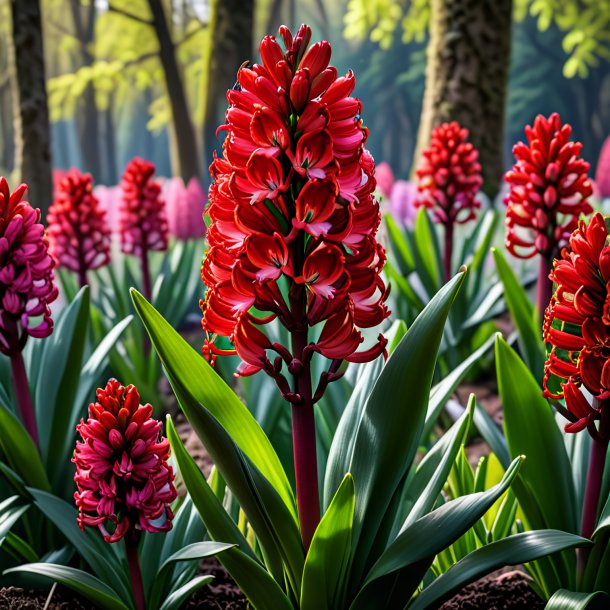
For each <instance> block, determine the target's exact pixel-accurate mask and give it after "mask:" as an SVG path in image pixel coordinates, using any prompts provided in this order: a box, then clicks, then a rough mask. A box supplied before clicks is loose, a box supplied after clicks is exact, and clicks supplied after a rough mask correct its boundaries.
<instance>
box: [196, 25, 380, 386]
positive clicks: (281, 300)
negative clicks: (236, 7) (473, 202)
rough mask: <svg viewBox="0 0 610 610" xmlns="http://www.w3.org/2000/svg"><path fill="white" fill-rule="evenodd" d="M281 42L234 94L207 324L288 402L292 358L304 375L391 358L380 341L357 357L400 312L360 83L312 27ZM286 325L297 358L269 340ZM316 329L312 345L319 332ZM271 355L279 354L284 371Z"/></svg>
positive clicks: (219, 174) (213, 238)
mask: <svg viewBox="0 0 610 610" xmlns="http://www.w3.org/2000/svg"><path fill="white" fill-rule="evenodd" d="M280 34H281V36H282V39H283V41H284V45H285V47H286V52H282V49H281V47H280V45H279V44H278V43H277V42H276V40H275V38H274V37H272V36H267V37H265V38H264V39H263V41H262V43H261V45H260V53H261V57H262V64H260V65H259V64H255V65H253V66H252V67H251V68H247V67H242V68H241V69H240V70H239V72H238V75H237V80H238V82H237V84H236V86H235V87H234V89H232V90H231V91H229V92H228V94H227V98H228V101H229V104H230V106H229V109H228V111H227V123H226V124H225V125H223V126H222V127H221V129H224V130H226V131H227V134H228V135H227V137H226V139H225V142H224V145H223V157H220V158H216V159H215V160H214V162H213V163H212V165H211V168H210V170H211V173H212V176H213V177H214V179H215V181H214V183H213V184H212V186H211V188H210V205H209V208H208V210H207V212H208V213H209V216H210V218H211V221H212V222H211V225H210V227H209V229H208V241H209V244H210V249H209V252H208V254H207V257H206V259H205V261H204V264H203V267H202V279H203V281H204V282H205V284H206V285H207V286H208V292H207V295H206V299H205V301H204V302H203V303H202V310H203V321H202V326H203V328H204V330H206V331H207V332H208V333H210V334H211V335H212V336H211V337H210V336H208V339H207V340H206V343H205V346H204V353H206V355H208V356H209V357H210V358H211V359H212V360H213V358H214V356H215V355H216V354H219V353H226V352H225V351H223V350H220V349H219V348H218V347H217V346H216V345H215V344H214V341H215V335H216V334H218V335H223V336H226V337H230V338H231V340H232V341H233V343H234V346H235V350H236V352H237V354H238V355H239V356H240V357H241V358H242V359H243V361H244V362H243V363H242V364H241V366H240V367H239V369H238V372H239V374H242V375H247V374H252V373H254V372H256V371H258V370H260V369H264V370H265V371H266V372H268V373H269V374H270V375H272V376H274V377H275V378H276V381H277V382H278V385H279V386H280V389H282V390H283V391H284V394H285V395H286V394H287V393H288V392H287V384H286V383H285V380H284V379H283V378H282V377H281V375H280V373H279V371H280V369H281V366H282V360H284V362H285V363H286V364H287V365H288V367H289V370H290V372H291V373H293V374H298V371H299V370H300V369H301V367H302V366H303V365H304V364H306V363H307V362H308V361H309V359H310V358H311V355H312V353H313V352H319V353H320V354H322V355H323V356H325V357H326V358H329V359H331V360H333V361H335V367H336V366H338V363H340V362H341V361H342V360H349V361H367V360H371V359H373V358H376V357H377V356H379V355H380V354H381V353H382V352H383V351H384V347H385V343H386V341H385V339H384V338H383V337H382V336H380V337H379V339H378V342H377V343H376V344H375V345H374V346H373V347H371V348H370V349H367V350H365V351H357V350H358V348H359V346H360V344H361V343H362V341H363V337H362V334H361V333H360V331H359V328H368V327H374V326H376V325H378V324H380V323H381V322H382V321H383V320H384V319H385V318H386V317H387V315H388V310H387V308H386V306H385V304H384V302H385V300H386V297H387V290H386V287H385V285H384V283H383V281H382V279H381V277H380V272H381V269H382V267H383V264H384V262H385V252H384V250H383V248H382V247H381V246H380V245H379V244H378V243H377V241H376V239H375V235H376V232H377V228H378V226H379V222H380V213H379V206H378V204H377V202H376V201H375V199H374V198H373V195H372V192H373V190H374V188H375V179H374V177H373V173H374V161H373V159H372V157H371V155H370V154H369V153H368V152H367V151H366V149H365V148H364V143H365V141H366V138H367V134H368V131H367V129H366V128H364V127H363V126H362V122H361V120H360V111H361V108H362V107H361V103H360V101H359V100H358V99H356V98H354V97H351V92H352V91H353V89H354V85H355V79H354V76H353V74H352V73H351V72H349V73H348V74H347V75H346V76H343V77H339V78H338V77H337V70H336V68H334V67H332V66H329V60H330V55H331V47H330V44H329V43H328V42H326V41H322V42H318V43H316V44H313V45H312V46H310V47H308V45H309V40H310V37H311V30H310V28H309V27H307V26H301V28H300V29H299V30H298V32H297V33H296V35H295V36H294V37H293V36H292V34H291V33H290V31H289V30H288V29H287V28H285V27H282V28H281V29H280ZM253 310H256V311H257V313H256V314H255V313H254V312H253ZM258 312H261V313H258ZM274 319H277V320H279V322H280V323H281V324H282V325H283V326H284V327H286V328H287V329H288V330H289V331H290V332H291V333H292V334H293V336H295V335H298V336H299V339H298V340H296V341H295V340H293V346H292V348H291V349H292V352H291V351H290V350H289V349H288V348H287V347H285V346H282V345H280V344H278V343H272V342H271V340H270V339H269V337H268V336H267V334H265V333H264V332H263V331H262V330H261V327H263V326H265V325H266V324H267V323H269V322H271V321H272V320H274ZM318 324H320V325H321V332H320V333H319V335H317V339H315V340H312V337H311V335H310V336H307V333H308V328H311V327H314V326H316V325H318ZM309 332H310V333H311V331H309ZM312 334H313V333H312ZM268 350H275V351H276V352H277V353H278V354H279V357H277V358H276V359H275V361H274V362H273V363H272V362H271V360H270V359H269V357H268V355H267V351H268Z"/></svg>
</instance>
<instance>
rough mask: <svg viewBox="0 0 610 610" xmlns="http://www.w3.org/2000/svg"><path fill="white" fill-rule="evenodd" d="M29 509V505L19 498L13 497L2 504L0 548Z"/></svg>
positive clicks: (0, 507)
mask: <svg viewBox="0 0 610 610" xmlns="http://www.w3.org/2000/svg"><path fill="white" fill-rule="evenodd" d="M29 507H30V506H29V504H25V505H24V504H23V499H22V498H20V497H19V496H11V497H10V498H7V499H6V500H3V501H2V502H0V546H1V545H2V543H3V542H4V539H5V537H6V536H7V534H8V533H9V532H10V531H11V528H12V527H13V525H15V523H17V521H19V518H20V517H21V515H23V513H25V511H26V510H27V509H28V508H29Z"/></svg>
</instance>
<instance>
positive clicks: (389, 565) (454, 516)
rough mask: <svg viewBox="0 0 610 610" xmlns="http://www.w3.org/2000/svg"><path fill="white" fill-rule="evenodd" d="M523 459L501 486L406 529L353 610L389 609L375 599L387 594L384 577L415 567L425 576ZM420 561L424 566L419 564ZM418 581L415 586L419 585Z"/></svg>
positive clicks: (449, 504)
mask: <svg viewBox="0 0 610 610" xmlns="http://www.w3.org/2000/svg"><path fill="white" fill-rule="evenodd" d="M522 459H523V458H517V459H515V460H514V461H513V463H512V464H511V465H510V467H509V469H508V470H507V471H506V473H505V475H504V477H503V478H502V481H501V482H500V483H499V484H498V485H495V486H494V487H492V488H491V489H489V490H487V491H484V492H478V493H474V494H469V495H467V496H462V497H460V498H456V499H455V500H451V501H450V502H447V503H446V504H443V505H442V506H441V507H440V508H437V509H436V510H434V511H432V512H431V513H428V514H427V515H425V516H423V517H422V518H421V519H418V520H417V521H415V522H414V523H412V524H410V525H408V526H407V527H406V528H405V529H403V530H402V531H401V532H400V533H399V534H398V536H397V537H396V538H395V540H394V541H393V542H392V543H391V544H390V545H389V546H388V548H387V549H386V550H385V552H384V553H383V554H382V555H381V557H380V558H379V559H378V561H377V562H376V563H375V565H374V566H373V567H372V569H371V570H370V572H369V573H368V575H367V576H366V580H365V582H364V587H363V588H362V589H361V591H360V592H359V594H358V596H357V598H356V599H355V601H354V603H353V604H352V606H351V609H352V610H365V609H367V608H377V607H382V608H385V607H386V606H384V605H381V606H380V605H379V604H378V603H376V602H374V600H379V598H380V597H381V596H383V595H384V591H383V589H381V590H380V588H381V586H382V583H383V579H384V578H385V577H387V576H389V575H391V574H393V573H394V572H397V571H398V570H402V569H403V568H406V567H408V566H412V567H413V572H414V574H417V573H418V572H419V573H420V574H421V576H422V577H423V574H424V573H425V571H426V570H427V566H428V565H429V564H430V563H431V562H432V560H433V559H434V556H435V555H436V554H437V553H439V552H440V551H442V550H443V549H444V548H446V547H447V546H449V545H450V544H451V543H453V542H454V541H455V540H458V539H459V538H460V537H461V536H462V535H463V534H464V533H465V532H466V531H468V530H469V529H470V528H471V527H472V526H473V525H474V523H476V522H477V521H478V520H479V519H480V518H481V517H482V516H483V515H484V514H485V513H486V512H487V511H488V510H489V508H490V507H491V506H492V505H493V504H494V503H495V502H496V500H497V499H498V498H499V497H500V496H502V494H503V493H504V492H505V491H506V490H507V489H508V487H509V486H510V484H511V483H512V481H513V479H514V478H515V476H516V475H517V472H518V471H519V467H520V465H521V462H522ZM420 562H423V565H420V566H419V567H418V564H420ZM416 580H419V579H416ZM376 581H379V583H376ZM376 584H377V585H378V586H376ZM417 584H418V582H414V583H413V586H414V587H417ZM411 593H412V592H411ZM407 601H408V598H407V599H404V600H402V602H401V603H404V604H406V603H407Z"/></svg>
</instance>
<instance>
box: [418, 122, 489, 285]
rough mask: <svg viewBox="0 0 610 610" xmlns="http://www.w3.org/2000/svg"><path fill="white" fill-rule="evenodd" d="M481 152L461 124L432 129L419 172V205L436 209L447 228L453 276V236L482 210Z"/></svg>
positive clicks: (446, 258)
mask: <svg viewBox="0 0 610 610" xmlns="http://www.w3.org/2000/svg"><path fill="white" fill-rule="evenodd" d="M478 159H479V151H478V150H477V149H476V148H475V147H474V146H473V145H472V144H471V143H470V142H469V141H468V130H467V129H465V128H463V127H461V126H460V125H459V123H457V122H456V121H453V122H451V123H443V124H442V125H439V126H438V127H436V128H435V129H433V130H432V134H431V137H430V146H429V148H428V149H427V150H425V151H424V153H423V156H422V161H421V165H420V167H419V169H418V170H417V179H418V185H417V188H418V191H419V196H418V198H417V200H416V202H415V204H416V205H417V206H423V207H426V208H430V209H432V210H433V215H434V221H435V222H436V223H438V224H441V225H443V227H444V229H445V246H444V252H443V268H444V271H445V279H446V280H449V279H450V278H451V276H452V254H453V233H454V228H455V225H456V224H464V223H467V222H469V221H471V220H474V219H475V218H476V210H477V209H478V208H480V207H481V204H480V203H479V201H477V193H478V192H479V190H480V189H481V186H482V184H483V178H482V176H481V164H480V163H479V161H478Z"/></svg>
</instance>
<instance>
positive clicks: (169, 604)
mask: <svg viewBox="0 0 610 610" xmlns="http://www.w3.org/2000/svg"><path fill="white" fill-rule="evenodd" d="M213 580H214V577H213V576H197V577H196V578H193V579H192V580H189V581H188V582H187V583H186V584H185V585H182V586H181V587H180V588H179V589H176V590H175V591H172V592H171V593H170V594H169V595H168V596H167V599H166V600H165V601H164V602H163V604H162V605H161V606H160V607H159V610H179V608H181V607H182V605H183V604H184V602H185V601H186V600H187V599H188V598H189V597H190V596H191V595H192V594H193V593H194V592H195V591H197V589H200V588H201V587H203V586H204V585H207V584H208V583H210V582H212V581H213Z"/></svg>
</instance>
